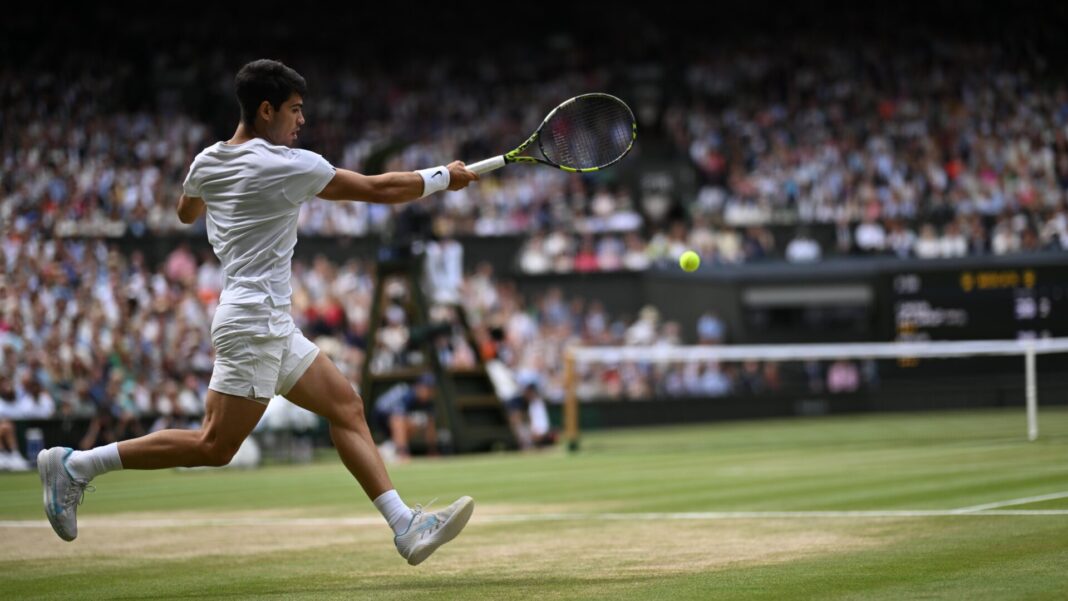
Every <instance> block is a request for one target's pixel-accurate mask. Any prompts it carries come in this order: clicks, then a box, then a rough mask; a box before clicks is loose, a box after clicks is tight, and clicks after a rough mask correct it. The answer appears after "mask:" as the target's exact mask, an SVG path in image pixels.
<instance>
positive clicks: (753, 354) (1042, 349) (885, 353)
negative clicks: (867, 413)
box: [569, 338, 1068, 363]
mask: <svg viewBox="0 0 1068 601" xmlns="http://www.w3.org/2000/svg"><path fill="white" fill-rule="evenodd" d="M569 352H570V353H571V355H572V356H573V357H574V359H575V361H576V362H578V363H615V362H619V361H641V362H648V363H679V362H690V361H805V360H809V359H839V358H850V359H896V358H900V357H908V358H934V357H971V356H980V355H982V356H999V355H1000V356H1006V355H1026V354H1028V353H1029V352H1033V353H1034V354H1036V355H1044V354H1049V353H1068V338H1042V339H1036V340H966V341H952V342H949V341H944V342H860V343H843V344H757V345H735V346H729V345H725V346H657V347H638V346H597V347H591V346H585V347H578V346H576V347H572V348H571V349H570V351H569Z"/></svg>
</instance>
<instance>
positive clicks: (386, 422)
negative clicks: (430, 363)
mask: <svg viewBox="0 0 1068 601" xmlns="http://www.w3.org/2000/svg"><path fill="white" fill-rule="evenodd" d="M435 384H436V379H435V378H434V375H433V374H431V373H429V372H427V373H424V374H423V375H421V376H420V377H419V379H418V380H417V381H416V382H415V383H414V384H412V385H408V384H406V383H404V382H400V383H398V384H396V385H394V386H393V387H392V388H390V389H389V390H387V391H386V392H384V393H383V394H382V395H381V396H379V397H378V398H377V399H375V402H374V413H375V416H374V417H375V424H376V425H377V426H378V428H379V430H380V431H381V432H384V433H387V434H388V435H389V441H388V444H386V445H384V446H383V447H380V449H381V450H382V451H383V455H384V457H385V458H389V459H396V460H399V461H406V460H407V459H409V458H410V452H409V445H408V441H409V440H411V437H412V435H414V434H416V433H418V432H420V431H421V432H422V433H423V436H424V438H425V440H426V446H427V452H428V453H429V454H431V455H437V454H438V452H439V449H438V442H437V428H436V426H435V422H434V386H435Z"/></svg>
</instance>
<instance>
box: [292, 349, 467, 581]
mask: <svg viewBox="0 0 1068 601" xmlns="http://www.w3.org/2000/svg"><path fill="white" fill-rule="evenodd" d="M282 394H283V395H284V396H285V397H286V398H287V399H289V400H290V401H292V402H293V403H295V404H296V405H299V406H301V407H304V408H305V409H308V410H309V411H313V412H315V413H317V414H319V415H321V416H323V417H325V418H326V419H327V421H329V422H330V438H331V439H332V440H333V441H334V446H335V447H337V450H338V454H339V455H340V456H341V461H342V462H343V463H344V464H345V467H347V468H348V470H349V471H350V472H351V473H352V475H353V476H355V477H356V480H357V481H359V483H360V486H362V487H363V490H364V492H365V493H367V496H368V497H369V498H370V499H372V500H373V501H374V504H375V507H377V508H378V510H379V511H381V512H382V515H383V517H385V518H386V521H387V522H388V523H389V525H390V527H391V528H392V529H393V532H394V533H395V536H394V538H393V540H394V543H395V544H396V546H397V551H399V552H400V554H401V556H402V557H404V558H405V559H407V560H408V563H409V564H410V565H416V564H418V563H420V562H422V561H423V560H424V559H426V558H427V557H429V556H430V554H431V553H433V552H434V550H435V549H437V548H438V547H440V546H441V545H443V544H445V543H447V542H449V541H450V540H452V539H453V538H455V537H456V535H457V534H459V533H460V531H461V530H463V528H464V526H465V525H466V524H467V521H468V520H469V519H470V518H471V513H472V511H474V501H473V500H472V499H471V497H466V496H465V497H461V498H460V499H458V500H457V501H455V502H454V503H452V504H451V505H449V506H448V507H446V508H445V509H442V510H441V511H436V512H434V513H426V512H423V511H422V508H420V507H419V506H416V510H415V511H411V510H410V509H409V508H408V507H407V506H406V505H405V504H404V502H403V501H401V499H400V496H399V495H397V491H396V490H394V489H393V484H392V482H390V479H389V475H388V474H387V473H386V466H385V465H384V464H383V463H382V457H381V456H379V454H378V448H377V447H375V443H374V439H372V438H371V431H370V429H369V428H368V427H367V420H366V418H365V417H364V411H363V399H361V398H360V395H358V394H356V391H355V390H354V389H353V388H352V384H350V383H349V381H348V380H346V379H345V376H344V375H342V373H341V372H340V371H339V370H338V368H337V366H335V365H334V363H333V362H332V361H331V360H330V359H329V358H328V357H327V356H326V354H325V353H321V352H320V353H318V354H317V355H316V357H315V359H314V360H313V361H312V363H311V365H310V366H309V367H308V368H307V370H306V371H305V372H304V373H303V374H302V375H301V376H300V378H299V379H298V380H297V382H296V384H294V385H293V387H292V388H291V389H290V390H289V391H282Z"/></svg>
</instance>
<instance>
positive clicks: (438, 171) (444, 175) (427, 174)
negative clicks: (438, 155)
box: [416, 165, 449, 198]
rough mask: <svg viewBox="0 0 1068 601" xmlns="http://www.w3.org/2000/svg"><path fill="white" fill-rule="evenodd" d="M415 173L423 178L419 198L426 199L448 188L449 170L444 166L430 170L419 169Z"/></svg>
mask: <svg viewBox="0 0 1068 601" xmlns="http://www.w3.org/2000/svg"><path fill="white" fill-rule="evenodd" d="M416 173H418V174H419V175H421V176H422V177H423V195H422V196H420V197H419V198H426V197H427V196H429V195H431V194H433V193H435V192H440V191H441V190H445V189H447V188H448V187H449V170H448V169H446V168H445V166H444V165H442V166H439V167H431V168H430V169H419V170H418V171H416Z"/></svg>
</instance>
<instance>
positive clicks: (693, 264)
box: [679, 250, 701, 271]
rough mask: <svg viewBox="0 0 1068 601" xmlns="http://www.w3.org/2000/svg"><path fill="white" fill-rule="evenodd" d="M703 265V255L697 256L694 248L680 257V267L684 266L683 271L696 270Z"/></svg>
mask: <svg viewBox="0 0 1068 601" xmlns="http://www.w3.org/2000/svg"><path fill="white" fill-rule="evenodd" d="M700 265H701V257H699V256H697V253H695V252H693V251H692V250H688V251H686V252H684V253H682V255H681V256H680V257H679V267H682V270H683V271H694V270H696V269H697V268H698V267H700Z"/></svg>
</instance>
